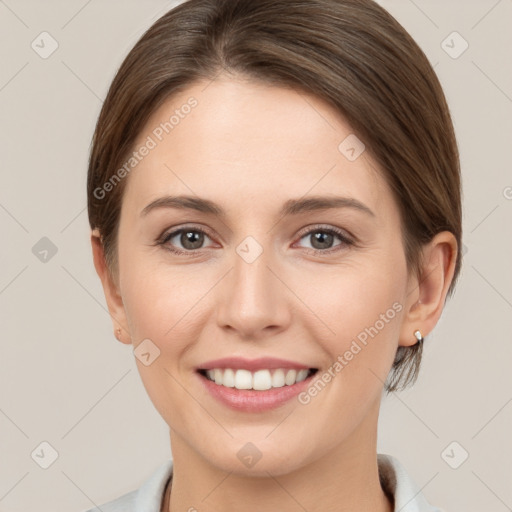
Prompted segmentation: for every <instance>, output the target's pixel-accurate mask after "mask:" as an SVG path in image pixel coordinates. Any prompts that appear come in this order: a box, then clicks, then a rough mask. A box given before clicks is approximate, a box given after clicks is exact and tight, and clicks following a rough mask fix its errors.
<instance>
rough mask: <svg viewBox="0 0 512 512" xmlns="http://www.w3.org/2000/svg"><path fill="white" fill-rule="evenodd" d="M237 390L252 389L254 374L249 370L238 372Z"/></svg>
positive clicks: (236, 375)
mask: <svg viewBox="0 0 512 512" xmlns="http://www.w3.org/2000/svg"><path fill="white" fill-rule="evenodd" d="M235 388H236V389H252V373H251V372H250V371H249V370H237V371H236V373H235Z"/></svg>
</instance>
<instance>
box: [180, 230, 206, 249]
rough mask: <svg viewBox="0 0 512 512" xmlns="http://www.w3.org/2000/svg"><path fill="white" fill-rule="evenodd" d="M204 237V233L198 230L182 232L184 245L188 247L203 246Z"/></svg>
mask: <svg viewBox="0 0 512 512" xmlns="http://www.w3.org/2000/svg"><path fill="white" fill-rule="evenodd" d="M203 239H204V234H203V233H199V232H197V231H187V232H184V233H182V234H181V240H180V242H181V243H182V245H183V247H185V248H186V249H191V250H192V249H198V248H200V247H201V245H202V243H203Z"/></svg>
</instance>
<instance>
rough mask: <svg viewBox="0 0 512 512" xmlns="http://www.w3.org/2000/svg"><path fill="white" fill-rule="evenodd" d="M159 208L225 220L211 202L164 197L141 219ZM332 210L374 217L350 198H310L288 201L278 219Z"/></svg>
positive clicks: (196, 198)
mask: <svg viewBox="0 0 512 512" xmlns="http://www.w3.org/2000/svg"><path fill="white" fill-rule="evenodd" d="M161 208H176V209H181V210H196V211H198V212H202V213H206V214H210V215H215V216H217V217H221V218H225V217H226V212H225V211H224V210H223V209H222V208H221V207H220V206H219V205H217V204H215V203H214V202H213V201H210V200H209V199H203V198H200V197H194V196H164V197H160V198H158V199H155V200H154V201H152V202H151V203H149V204H148V205H147V206H146V207H145V208H144V209H143V210H142V211H141V217H143V216H146V215H148V213H150V212H151V211H153V210H158V209H161ZM334 208H350V209H353V210H356V211H360V212H363V213H365V214H367V215H370V216H371V217H375V214H374V213H373V211H372V210H370V208H368V206H366V205H365V204H364V203H361V202H360V201H358V200H357V199H354V198H352V197H339V196H310V197H307V198H300V199H289V200H288V201H286V202H285V203H284V205H283V207H282V208H281V211H280V213H279V216H280V217H284V216H285V215H299V214H301V213H305V212H312V211H319V210H329V209H334Z"/></svg>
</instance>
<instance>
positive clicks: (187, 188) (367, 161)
mask: <svg viewBox="0 0 512 512" xmlns="http://www.w3.org/2000/svg"><path fill="white" fill-rule="evenodd" d="M340 144H341V145H340ZM358 144H360V142H358V139H357V138H355V135H354V134H353V133H352V130H351V127H350V126H349V125H348V124H347V123H346V122H345V120H344V119H343V118H342V117H341V116H340V115H339V114H338V113H337V112H336V111H335V110H334V109H333V108H332V107H330V106H329V105H328V104H327V103H326V102H324V101H323V100H321V99H319V98H317V97H315V96H312V95H308V94H306V93H304V92H301V91H297V90H292V89H287V88H281V87H275V86H268V85H266V84H262V83H257V82H254V81H248V80H238V79H237V80H234V79H227V78H221V79H217V80H214V81H211V82H210V81H200V82H196V83H194V84H192V85H191V86H189V87H188V88H187V89H186V90H184V91H182V92H180V93H179V94H176V95H174V96H172V97H171V98H169V99H168V100H167V101H166V102H165V103H164V104H162V105H161V106H160V107H159V108H158V109H157V110H156V111H155V112H154V113H153V115H152V116H151V117H150V119H149V121H148V122H147V123H146V125H145V127H144V128H143V129H142V130H141V132H140V134H139V137H138V138H137V141H136V143H135V145H134V150H137V149H138V148H141V147H143V146H147V147H150V148H151V149H150V150H149V151H144V153H145V156H144V157H142V158H141V159H140V162H139V163H137V165H136V166H135V167H134V168H133V170H132V171H131V172H130V175H129V179H128V183H127V188H126V190H125V197H124V201H129V202H130V203H133V204H134V205H135V206H136V207H137V208H139V210H141V209H142V208H143V207H144V206H145V205H146V204H147V203H148V202H149V201H151V200H154V199H155V198H157V197H159V196H161V195H164V194H177V193H184V194H188V195H190V194H196V195H200V196H202V197H208V198H211V199H213V200H215V201H219V200H220V201H227V202H229V201H232V202H237V201H238V202H239V203H241V204H243V203H245V205H246V206H248V207H249V206H250V207H253V208H255V207H256V204H255V203H256V202H257V201H260V203H261V199H262V198H265V208H267V207H268V202H269V201H271V200H272V199H274V200H275V201H279V202H283V201H284V200H286V199H288V198H289V197H294V198H295V197H302V196H304V195H306V194H308V193H310V194H315V195H316V194H326V193H331V194H333V193H334V194H339V195H349V196H352V197H357V199H359V200H360V201H362V202H365V203H366V204H367V205H368V206H370V208H372V209H373V210H374V211H375V210H378V209H379V207H392V206H393V205H392V204H386V202H387V203H389V202H390V201H392V199H391V194H390V191H389V189H388V188H387V186H386V184H385V182H384V180H383V177H382V176H381V173H380V171H379V170H378V168H377V165H376V164H375V162H374V161H373V160H372V159H371V157H369V155H368V152H366V151H363V152H362V154H361V155H360V156H359V157H358V158H356V159H355V160H354V159H353V156H354V153H355V152H359V151H360V150H361V149H362V147H363V146H359V145H358ZM351 147H354V150H355V151H352V152H349V153H346V151H347V148H348V149H349V150H350V149H351ZM347 155H348V156H350V157H351V158H348V157H347ZM355 155H356V156H357V153H355ZM251 199H252V200H253V203H254V204H253V203H250V201H251ZM247 201H249V203H248V202H247Z"/></svg>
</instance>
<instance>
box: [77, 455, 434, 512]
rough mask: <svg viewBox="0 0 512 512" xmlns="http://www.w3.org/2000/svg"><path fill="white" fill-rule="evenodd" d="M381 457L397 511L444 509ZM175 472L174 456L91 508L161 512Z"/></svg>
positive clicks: (388, 458) (384, 478)
mask: <svg viewBox="0 0 512 512" xmlns="http://www.w3.org/2000/svg"><path fill="white" fill-rule="evenodd" d="M377 461H378V464H379V474H380V476H381V480H382V482H383V484H382V485H383V486H384V487H385V488H386V490H387V491H388V492H389V493H390V494H392V495H393V496H394V498H395V509H394V510H395V512H442V511H441V510H440V509H439V508H436V507H433V506H432V505H429V503H428V502H427V500H426V499H425V497H424V496H423V494H422V493H421V491H420V489H419V488H418V486H417V485H416V483H415V482H414V481H413V480H412V479H411V477H410V476H409V475H408V474H407V471H406V470H405V468H404V466H402V464H401V463H400V462H399V461H398V459H396V458H395V457H392V456H391V455H385V454H382V453H379V454H378V456H377ZM171 476H172V460H168V461H166V462H165V463H164V464H162V465H161V466H160V467H159V468H158V469H157V470H156V471H155V472H154V473H153V474H152V475H151V476H150V477H149V478H148V479H147V480H146V481H145V482H144V483H143V484H142V486H141V487H140V488H139V489H137V490H135V491H132V492H129V493H128V494H125V495H123V496H121V497H119V498H117V499H115V500H113V501H109V502H108V503H105V504H104V505H101V506H100V507H95V508H92V509H89V510H87V512H160V510H161V508H162V503H163V498H164V492H165V488H166V486H167V482H168V481H169V479H170V478H171Z"/></svg>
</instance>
